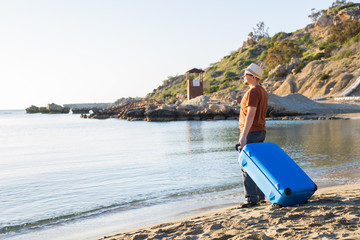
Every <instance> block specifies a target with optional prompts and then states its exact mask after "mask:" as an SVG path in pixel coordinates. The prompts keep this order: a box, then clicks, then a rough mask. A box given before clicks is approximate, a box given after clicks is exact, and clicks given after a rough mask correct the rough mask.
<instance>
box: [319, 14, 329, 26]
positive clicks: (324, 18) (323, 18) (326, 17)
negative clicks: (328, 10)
mask: <svg viewBox="0 0 360 240" xmlns="http://www.w3.org/2000/svg"><path fill="white" fill-rule="evenodd" d="M331 23H332V17H331V16H330V15H323V16H321V17H320V18H319V20H317V22H316V23H315V25H316V26H321V27H328V26H330V24H331Z"/></svg>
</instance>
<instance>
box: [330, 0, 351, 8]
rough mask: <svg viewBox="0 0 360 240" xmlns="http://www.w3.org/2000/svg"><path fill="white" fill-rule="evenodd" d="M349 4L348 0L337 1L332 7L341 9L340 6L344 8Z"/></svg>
mask: <svg viewBox="0 0 360 240" xmlns="http://www.w3.org/2000/svg"><path fill="white" fill-rule="evenodd" d="M346 3H347V1H346V0H336V1H335V2H333V4H332V7H333V8H335V7H340V6H344V5H345V4H346Z"/></svg>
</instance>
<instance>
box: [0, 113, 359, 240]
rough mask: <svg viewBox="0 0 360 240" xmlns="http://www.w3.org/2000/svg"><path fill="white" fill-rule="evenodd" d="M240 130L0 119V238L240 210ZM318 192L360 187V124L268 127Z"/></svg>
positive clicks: (64, 236)
mask: <svg viewBox="0 0 360 240" xmlns="http://www.w3.org/2000/svg"><path fill="white" fill-rule="evenodd" d="M238 138H239V128H238V122H237V121H233V120H226V121H176V122H146V121H133V122H131V121H126V120H119V119H106V120H94V119H82V118H80V116H79V115H76V114H26V113H25V111H23V110H1V111H0V239H9V240H10V239H11V240H15V239H16V240H23V239H24V240H25V239H26V240H31V239H36V240H42V239H54V240H57V239H59V240H60V239H61V240H70V239H77V240H79V239H80V240H81V239H96V238H101V237H103V236H106V235H111V234H115V233H117V232H120V231H125V230H128V229H132V228H137V227H143V226H147V225H153V224H158V223H162V222H165V221H172V220H175V219H179V218H183V217H187V216H192V215H195V214H199V213H203V212H206V211H209V210H214V209H219V208H224V207H230V206H236V205H237V204H239V203H240V202H241V201H244V194H243V185H242V177H241V172H240V166H239V163H238V153H237V152H236V151H235V144H236V143H237V141H238ZM266 142H275V143H277V144H278V145H279V146H280V147H282V148H283V149H284V150H285V152H287V153H288V155H289V156H290V157H291V158H292V159H294V161H296V162H297V163H298V165H299V166H300V167H301V168H302V169H303V170H304V171H305V172H306V173H307V174H308V175H309V176H310V177H311V178H312V179H313V180H314V181H315V183H316V184H317V185H318V186H319V187H325V186H331V185H340V184H350V183H358V182H359V181H360V180H359V179H360V174H359V172H360V148H359V146H360V119H351V120H317V121H310V120H307V121H291V120H289V121H275V120H274V121H267V137H266Z"/></svg>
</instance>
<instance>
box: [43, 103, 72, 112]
mask: <svg viewBox="0 0 360 240" xmlns="http://www.w3.org/2000/svg"><path fill="white" fill-rule="evenodd" d="M46 109H47V110H48V111H49V113H69V112H70V108H68V107H63V106H60V105H58V104H55V103H51V104H50V103H49V104H48V105H47V107H46Z"/></svg>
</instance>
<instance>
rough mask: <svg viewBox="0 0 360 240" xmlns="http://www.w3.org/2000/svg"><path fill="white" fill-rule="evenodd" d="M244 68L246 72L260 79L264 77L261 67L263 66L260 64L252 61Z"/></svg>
mask: <svg viewBox="0 0 360 240" xmlns="http://www.w3.org/2000/svg"><path fill="white" fill-rule="evenodd" d="M244 70H245V74H246V73H249V74H251V75H254V76H255V77H257V78H259V79H262V75H263V70H262V69H261V67H259V65H257V64H255V63H252V64H250V66H248V67H247V68H245V69H244Z"/></svg>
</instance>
